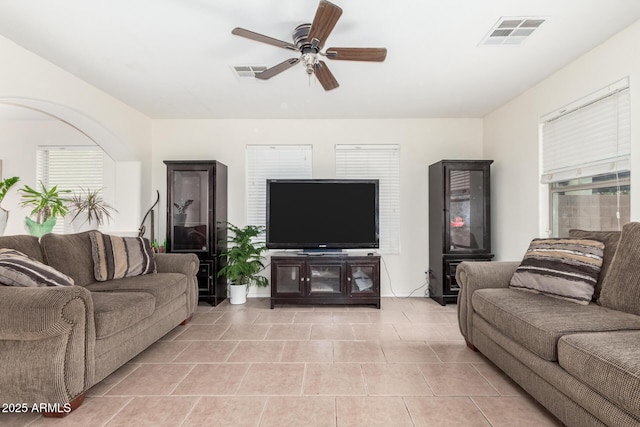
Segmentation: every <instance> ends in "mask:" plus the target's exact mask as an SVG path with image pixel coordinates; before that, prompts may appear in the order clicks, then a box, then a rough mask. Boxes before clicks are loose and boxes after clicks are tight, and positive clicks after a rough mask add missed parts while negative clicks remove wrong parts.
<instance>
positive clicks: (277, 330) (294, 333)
mask: <svg viewBox="0 0 640 427" xmlns="http://www.w3.org/2000/svg"><path fill="white" fill-rule="evenodd" d="M287 314H288V313H287ZM310 336H311V324H309V323H298V324H294V325H279V324H276V325H271V328H269V332H267V336H266V337H265V339H266V340H308V339H309V337H310Z"/></svg>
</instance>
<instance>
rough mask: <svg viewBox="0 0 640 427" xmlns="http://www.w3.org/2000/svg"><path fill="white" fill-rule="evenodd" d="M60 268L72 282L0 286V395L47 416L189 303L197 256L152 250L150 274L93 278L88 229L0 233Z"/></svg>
mask: <svg viewBox="0 0 640 427" xmlns="http://www.w3.org/2000/svg"><path fill="white" fill-rule="evenodd" d="M0 248H12V249H15V250H17V251H20V252H22V253H24V254H26V255H28V256H30V257H31V258H34V259H36V260H39V261H42V262H45V263H46V264H48V265H50V266H52V267H54V268H55V269H57V270H59V271H61V272H63V273H65V274H67V275H68V276H70V277H71V278H73V280H74V282H75V283H74V286H53V287H14V286H2V285H0V305H1V307H2V309H1V310H0V356H1V359H2V362H3V367H2V370H3V373H2V375H0V401H1V402H11V403H20V404H25V403H26V404H27V405H29V407H31V405H33V404H42V403H46V404H49V405H50V406H49V408H53V410H52V411H50V412H49V413H48V415H50V416H64V415H65V414H66V413H68V412H69V411H70V410H72V409H74V408H75V407H77V406H79V405H80V404H81V403H82V400H83V399H84V395H85V392H86V391H87V390H88V389H89V388H90V387H91V386H93V385H94V384H96V383H98V382H100V381H101V380H102V379H104V378H105V377H107V376H108V375H109V374H110V373H112V372H113V371H115V370H116V369H118V368H119V367H120V366H122V365H123V364H125V363H126V362H127V361H128V360H130V359H131V358H133V357H134V356H136V355H137V354H138V353H140V352H141V351H143V350H144V349H145V348H147V347H148V346H149V345H150V344H152V343H153V342H155V341H156V340H158V339H159V338H160V337H162V336H163V335H165V334H166V333H167V332H169V331H171V330H172V329H173V328H175V327H176V326H178V325H180V324H182V323H186V321H188V320H189V319H190V317H191V315H192V314H193V312H194V311H195V309H196V306H197V302H198V288H197V282H196V272H197V269H198V258H197V256H196V255H193V254H155V262H156V265H157V273H153V274H145V275H140V276H135V277H125V278H122V279H117V280H110V281H104V282H96V281H95V279H94V267H93V258H92V253H91V241H90V238H89V232H85V233H78V234H71V235H56V234H47V235H44V236H43V237H42V238H41V239H40V241H38V239H37V238H35V237H32V236H5V237H0Z"/></svg>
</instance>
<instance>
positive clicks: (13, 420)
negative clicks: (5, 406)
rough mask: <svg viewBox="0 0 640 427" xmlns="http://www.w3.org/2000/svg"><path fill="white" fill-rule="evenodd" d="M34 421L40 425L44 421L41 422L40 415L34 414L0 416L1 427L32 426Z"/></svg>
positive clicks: (19, 413) (17, 413)
mask: <svg viewBox="0 0 640 427" xmlns="http://www.w3.org/2000/svg"><path fill="white" fill-rule="evenodd" d="M36 420H38V422H40V423H42V422H44V421H46V420H42V417H41V416H40V414H38V413H36V412H12V413H10V414H2V415H0V422H1V424H0V425H2V427H26V426H28V425H33V423H34V421H36ZM54 423H55V421H54ZM52 425H55V424H52ZM58 425H60V424H58Z"/></svg>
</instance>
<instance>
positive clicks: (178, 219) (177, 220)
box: [173, 213, 187, 227]
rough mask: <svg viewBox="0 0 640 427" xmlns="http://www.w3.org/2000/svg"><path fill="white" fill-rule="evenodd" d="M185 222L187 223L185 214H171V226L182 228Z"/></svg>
mask: <svg viewBox="0 0 640 427" xmlns="http://www.w3.org/2000/svg"><path fill="white" fill-rule="evenodd" d="M186 221H187V214H186V213H177V214H173V225H177V226H178V227H184V223H185V222H186Z"/></svg>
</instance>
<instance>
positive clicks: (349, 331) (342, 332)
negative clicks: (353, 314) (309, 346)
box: [311, 323, 355, 341]
mask: <svg viewBox="0 0 640 427" xmlns="http://www.w3.org/2000/svg"><path fill="white" fill-rule="evenodd" d="M354 338H355V335H354V333H353V328H352V327H351V325H342V324H331V323H330V324H313V325H311V339H312V340H351V341H352V340H353V339H354Z"/></svg>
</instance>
